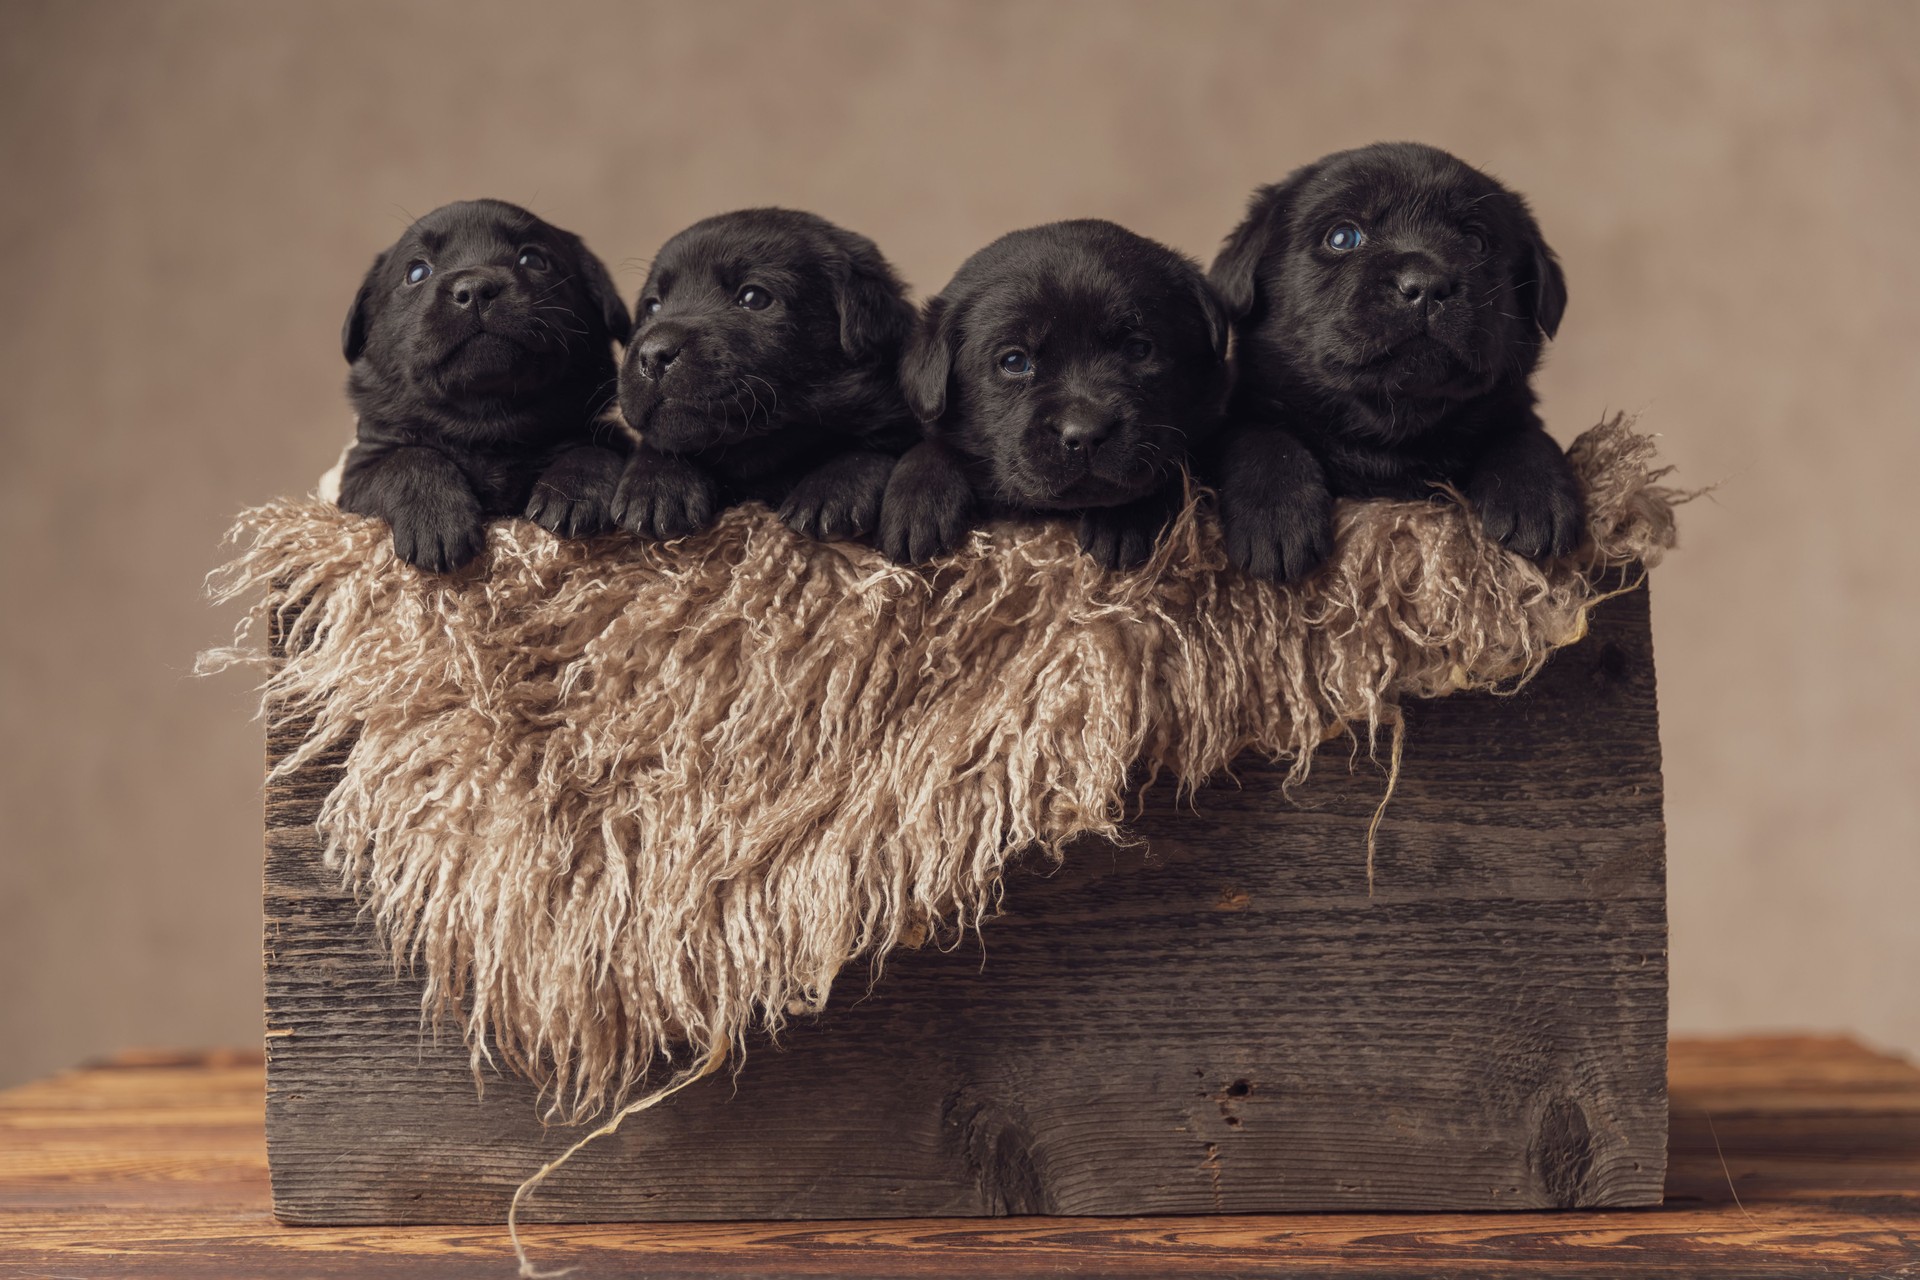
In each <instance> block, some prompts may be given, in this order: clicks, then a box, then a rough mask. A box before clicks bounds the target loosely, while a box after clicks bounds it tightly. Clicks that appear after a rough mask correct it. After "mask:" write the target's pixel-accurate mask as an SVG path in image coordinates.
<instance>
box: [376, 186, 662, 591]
mask: <svg viewBox="0 0 1920 1280" xmlns="http://www.w3.org/2000/svg"><path fill="white" fill-rule="evenodd" d="M628 323H629V322H628V319H627V308H626V304H625V303H624V302H622V301H621V300H620V295H619V293H618V291H616V290H615V288H614V285H613V280H612V278H611V277H609V276H608V275H607V269H606V267H605V266H603V265H602V264H601V262H600V260H599V259H598V258H596V257H594V256H593V254H592V253H590V252H589V251H588V250H587V247H586V246H585V245H584V244H582V243H581V241H580V237H578V236H576V235H574V234H573V233H571V232H568V231H562V230H560V229H559V228H558V227H554V226H550V225H548V224H547V223H545V222H542V221H541V220H540V219H539V218H536V217H534V216H533V215H532V214H531V213H528V212H527V211H526V210H525V209H522V208H520V207H518V206H517V205H511V204H507V203H505V202H504V201H500V200H463V201H460V202H459V203H457V204H449V205H444V206H442V207H441V208H438V209H435V210H434V211H433V212H432V213H429V214H428V215H426V216H425V217H424V218H421V219H420V220H419V221H418V222H415V223H414V224H413V225H412V226H410V227H408V228H407V231H406V234H405V235H403V236H401V237H400V240H399V243H397V244H395V245H394V246H393V247H392V248H391V249H388V250H387V251H386V252H385V253H382V254H381V255H380V256H379V257H377V258H375V259H374V260H373V267H372V269H371V270H369V271H368V272H367V278H366V280H365V281H364V282H363V283H362V284H361V285H360V292H359V293H358V294H357V295H356V296H355V297H354V300H353V306H352V308H351V309H350V310H349V311H348V312H347V323H346V327H345V329H344V330H343V331H342V334H341V345H342V347H343V349H344V350H345V352H346V357H347V361H348V363H349V364H351V365H352V372H351V373H350V374H349V375H348V379H347V394H348V396H349V398H350V399H351V400H352V401H353V407H354V409H355V411H356V412H357V413H358V414H359V418H360V421H359V427H358V435H357V439H356V441H355V443H354V446H353V448H352V449H351V450H350V451H349V452H348V454H347V458H346V464H345V467H344V469H343V471H342V474H341V478H340V499H339V501H340V506H341V507H342V508H344V509H345V510H348V511H352V512H355V513H357V514H360V515H366V516H378V517H380V518H381V519H383V520H385V521H387V522H388V523H389V524H391V525H392V526H393V549H394V551H395V553H396V554H398V555H399V557H400V558H401V559H402V560H405V561H406V562H407V563H408V564H411V565H414V566H416V567H418V568H421V569H427V570H430V571H434V572H446V571H448V570H452V569H457V568H459V567H460V566H461V565H463V564H465V563H467V562H468V561H469V560H471V559H473V557H474V556H476V555H478V554H479V553H480V550H481V549H482V548H483V547H484V546H485V545H486V522H487V520H488V519H490V518H495V517H499V516H517V515H523V514H524V515H526V516H528V517H530V518H532V519H534V520H537V521H539V522H540V523H541V524H542V525H544V526H546V527H547V528H548V529H550V530H552V531H553V532H555V533H557V534H560V535H562V536H564V537H583V536H586V535H589V534H593V533H598V532H601V531H602V530H604V529H606V528H608V527H609V526H610V522H611V514H610V504H611V502H612V499H613V492H614V485H615V484H616V483H617V482H618V480H619V477H620V469H621V467H622V465H623V464H624V461H625V452H626V443H625V440H624V438H623V437H622V436H621V434H620V432H619V430H618V427H617V426H614V425H610V424H608V423H605V422H602V421H601V418H602V415H603V412H604V411H605V409H606V408H607V406H608V404H609V403H611V401H612V399H613V393H614V385H615V371H614V362H613V339H614V336H615V335H616V334H623V333H625V332H626V330H627V326H628Z"/></svg>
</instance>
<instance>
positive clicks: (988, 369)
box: [880, 219, 1227, 569]
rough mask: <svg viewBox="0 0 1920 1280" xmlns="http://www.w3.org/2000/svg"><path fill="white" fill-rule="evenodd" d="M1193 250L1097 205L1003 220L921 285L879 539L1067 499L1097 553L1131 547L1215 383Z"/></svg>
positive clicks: (1211, 325) (1203, 431)
mask: <svg viewBox="0 0 1920 1280" xmlns="http://www.w3.org/2000/svg"><path fill="white" fill-rule="evenodd" d="M1226 344H1227V319H1226V315H1225V313H1224V311H1222V309H1221V307H1220V304H1219V302H1218V300H1217V299H1215V297H1214V296H1213V292H1212V290H1211V289H1210V288H1209V287H1208V285H1207V281H1206V278H1205V277H1204V276H1203V275H1202V274H1201V273H1200V269H1199V267H1198V266H1197V265H1196V264H1195V263H1193V262H1192V261H1190V260H1189V259H1187V258H1185V257H1182V256H1181V255H1180V254H1178V253H1175V252H1174V251H1173V250H1171V249H1168V248H1166V247H1165V246H1164V245H1160V244H1156V243H1154V242H1153V241H1151V240H1148V239H1146V238H1145V237H1142V236H1138V235H1135V234H1134V233H1133V232H1131V231H1128V230H1127V229H1125V228H1124V227H1120V226H1116V225H1114V224H1113V223H1111V222H1103V221H1099V220H1097V219H1086V220H1081V221H1074V222H1056V223H1051V224H1049V225H1047V226H1041V227H1033V228H1030V229H1029V230H1025V231H1016V232H1014V233H1012V234H1011V235H1006V236H1002V237H1001V238H1000V239H998V240H996V241H994V242H993V243H992V244H990V245H988V246H987V247H986V248H984V249H982V250H980V251H979V252H978V253H976V254H974V255H973V256H972V257H971V258H969V259H967V261H966V262H965V263H963V264H962V265H961V267H960V270H959V272H958V273H957V274H956V275H955V276H954V278H953V282H952V283H951V284H949V285H948V286H947V287H946V289H945V290H944V291H943V292H942V293H941V294H940V295H939V296H938V297H936V298H933V299H931V300H930V301H929V302H928V303H927V306H926V311H925V314H924V315H923V316H922V318H921V323H920V328H919V330H918V332H917V334H916V336H915V339H914V342H913V344H912V345H911V347H910V348H909V350H908V353H907V356H906V358H905V359H904V360H903V362H902V364H901V379H902V383H903V384H904V386H905V387H906V391H907V399H908V402H909V403H910V404H911V405H912V406H913V409H914V412H915V413H916V414H918V415H919V417H920V420H921V421H922V423H924V424H925V425H926V428H927V437H928V438H927V439H926V440H925V441H923V442H922V443H921V444H919V445H916V446H915V447H914V448H913V450H912V451H911V452H909V453H908V454H907V455H906V456H905V457H904V458H902V459H901V460H900V464H899V465H898V466H897V467H896V468H895V469H894V473H893V477H892V479H891V480H890V481H889V482H888V485H887V497H886V503H885V506H884V508H883V510H882V513H881V517H880V548H881V550H882V551H884V552H885V553H886V554H887V555H888V556H890V557H891V558H893V559H894V560H897V561H902V562H917V561H924V560H930V559H932V558H934V557H936V556H940V555H944V554H945V553H947V552H949V551H951V550H952V549H953V548H954V547H955V546H957V545H958V544H959V543H960V541H961V539H962V538H964V537H965V536H966V534H967V531H968V530H969V529H970V528H972V527H973V525H974V524H975V523H977V522H978V520H979V519H981V518H982V517H984V516H987V515H990V514H995V513H1003V512H1006V513H1011V512H1078V513H1079V516H1080V545H1081V547H1082V548H1083V549H1085V550H1086V552H1087V553H1088V554H1089V555H1091V556H1093V558H1094V559H1095V560H1096V561H1098V562H1099V563H1100V564H1101V565H1103V566H1105V567H1107V568H1110V569H1119V568H1128V567H1131V566H1134V565H1138V564H1140V563H1141V562H1143V561H1145V560H1146V559H1147V557H1148V556H1149V555H1151V554H1152V552H1153V547H1154V543H1155V541H1156V540H1157V539H1158V537H1159V535H1160V532H1161V531H1162V530H1163V529H1164V528H1165V527H1166V525H1167V523H1168V521H1169V520H1170V519H1171V517H1172V515H1173V514H1174V513H1175V511H1176V510H1177V509H1178V507H1179V504H1180V502H1181V499H1182V497H1183V488H1182V472H1183V467H1184V466H1185V464H1186V462H1187V459H1188V456H1189V452H1190V450H1191V449H1193V448H1194V447H1195V446H1197V445H1199V444H1200V443H1201V442H1202V441H1203V440H1204V438H1205V437H1206V436H1207V435H1208V434H1209V433H1210V432H1211V430H1212V429H1213V427H1214V426H1215V424H1216V423H1217V421H1218V418H1219V415H1220V411H1221V409H1222V407H1223V405H1224V403H1225V400H1226V394H1227V369H1226V360H1225V355H1226Z"/></svg>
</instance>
